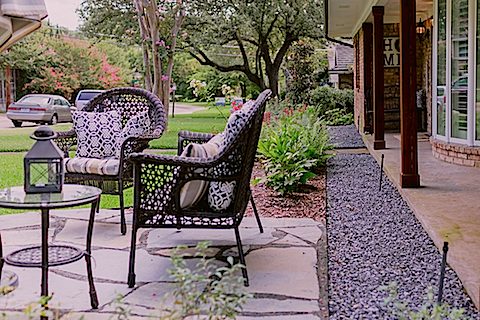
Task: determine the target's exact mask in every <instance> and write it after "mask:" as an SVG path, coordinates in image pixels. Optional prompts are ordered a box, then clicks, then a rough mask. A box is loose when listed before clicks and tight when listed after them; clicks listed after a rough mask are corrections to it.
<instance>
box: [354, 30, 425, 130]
mask: <svg viewBox="0 0 480 320" xmlns="http://www.w3.org/2000/svg"><path fill="white" fill-rule="evenodd" d="M399 27H400V26H399V24H385V25H384V36H385V37H399V36H400V33H399ZM364 34H365V32H364V30H363V28H362V29H360V31H359V32H358V33H357V34H356V35H355V37H354V50H355V51H354V52H355V55H354V57H355V68H354V74H355V76H354V81H355V85H354V90H355V109H354V116H355V125H356V126H357V128H359V130H360V131H362V130H363V129H364V125H365V123H366V119H364V117H365V108H366V106H365V104H366V99H365V98H366V90H365V72H364V70H365V68H364V61H365V59H364V58H365V52H364V51H365V50H364ZM431 34H432V32H431V31H429V32H428V33H427V34H426V35H422V36H419V37H418V38H417V90H419V89H424V90H425V93H426V94H425V97H426V101H425V103H426V107H427V109H426V110H425V111H424V112H423V115H424V117H425V118H426V119H424V120H423V121H424V122H426V129H427V131H428V132H429V133H431V111H432V110H431V109H432V85H431V84H432V74H431V68H432V39H431ZM384 109H385V130H386V131H389V132H398V131H399V130H400V68H399V67H391V68H385V105H384ZM419 121H420V120H419ZM367 123H368V121H367Z"/></svg>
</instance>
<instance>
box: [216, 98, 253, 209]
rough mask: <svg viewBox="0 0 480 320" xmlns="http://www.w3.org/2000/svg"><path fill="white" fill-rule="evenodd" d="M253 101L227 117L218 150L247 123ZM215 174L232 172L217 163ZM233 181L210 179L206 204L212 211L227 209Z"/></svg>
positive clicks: (232, 192)
mask: <svg viewBox="0 0 480 320" xmlns="http://www.w3.org/2000/svg"><path fill="white" fill-rule="evenodd" d="M254 103H255V101H253V100H250V101H248V102H246V103H245V104H244V105H243V107H242V109H240V110H238V111H236V112H234V113H232V114H231V115H230V118H229V119H228V122H227V125H226V126H225V130H224V131H223V140H222V141H221V142H222V143H221V144H220V147H219V149H220V152H222V151H223V150H224V149H225V148H227V147H228V146H229V145H230V144H232V143H233V141H234V140H235V138H236V137H237V136H238V134H239V133H240V131H241V130H242V129H243V127H245V126H246V125H247V120H248V116H249V115H250V111H251V109H252V107H253V105H254ZM214 170H215V174H216V175H220V176H228V175H232V174H233V172H230V170H229V169H228V168H227V166H226V165H219V166H218V167H216V168H215V169H214ZM235 186H236V183H235V181H229V182H226V181H212V182H210V186H209V189H208V205H209V206H210V208H211V209H212V210H214V211H224V210H227V209H228V207H229V206H230V204H231V203H232V201H233V195H234V192H235Z"/></svg>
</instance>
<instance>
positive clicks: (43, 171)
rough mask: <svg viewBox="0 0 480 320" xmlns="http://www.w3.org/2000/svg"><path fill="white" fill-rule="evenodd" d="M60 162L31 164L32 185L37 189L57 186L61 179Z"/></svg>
mask: <svg viewBox="0 0 480 320" xmlns="http://www.w3.org/2000/svg"><path fill="white" fill-rule="evenodd" d="M59 177H60V175H59V161H58V160H50V161H38V160H37V161H32V162H30V184H31V185H33V186H35V187H44V186H47V185H56V184H59V183H60V179H59Z"/></svg>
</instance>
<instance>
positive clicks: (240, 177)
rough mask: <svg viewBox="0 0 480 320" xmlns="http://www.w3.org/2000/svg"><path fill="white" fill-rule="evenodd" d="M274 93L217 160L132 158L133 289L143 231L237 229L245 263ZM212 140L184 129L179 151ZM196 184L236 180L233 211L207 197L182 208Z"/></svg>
mask: <svg viewBox="0 0 480 320" xmlns="http://www.w3.org/2000/svg"><path fill="white" fill-rule="evenodd" d="M270 94H271V92H270V90H266V91H264V92H262V93H261V94H260V96H259V97H258V98H257V100H256V101H255V103H254V105H253V106H252V108H250V110H249V111H248V112H247V114H246V115H247V116H246V120H247V121H246V124H245V125H244V126H243V127H242V128H241V129H240V131H239V132H238V134H236V135H235V136H234V138H233V140H231V141H229V142H227V143H226V145H225V147H224V148H223V149H221V150H222V151H220V153H219V154H218V155H216V156H213V157H210V158H196V157H182V156H158V155H151V154H143V153H134V154H132V155H131V156H130V158H129V159H130V161H132V162H133V163H134V208H133V225H132V242H131V247H130V263H129V264H130V266H129V273H128V286H129V287H133V286H134V285H135V271H134V268H135V249H136V248H135V247H136V238H137V231H138V229H139V228H177V229H181V228H206V229H234V231H235V238H236V242H237V247H238V252H239V260H240V263H242V264H243V265H245V257H244V253H243V248H242V243H241V239H240V233H239V229H238V227H239V225H240V223H241V222H242V219H243V216H244V213H245V209H246V207H247V204H248V201H249V200H250V199H251V191H250V179H251V174H252V168H253V164H254V161H255V154H256V150H257V145H258V139H259V136H260V131H261V127H262V122H263V114H264V111H265V105H266V102H267V100H268V98H269V97H270ZM211 137H212V135H210V134H204V133H190V132H185V131H183V132H181V133H180V134H179V151H180V152H181V151H182V150H183V147H184V146H185V145H186V144H188V143H189V142H197V143H203V142H204V141H205V140H206V139H209V138H211ZM224 168H228V170H227V171H228V174H226V173H225V172H226V171H225V170H222V169H224ZM192 180H204V181H210V182H212V181H220V182H232V181H235V187H234V189H233V197H232V201H231V203H230V205H229V206H228V208H227V209H225V210H222V211H220V212H219V211H214V210H212V209H211V208H210V206H209V205H208V201H207V200H206V199H205V198H207V196H206V195H204V196H203V198H202V200H201V201H200V202H198V203H197V204H196V205H194V206H193V207H188V208H181V205H180V193H181V190H182V187H183V186H185V184H186V183H187V182H190V181H192ZM256 215H257V222H258V224H259V227H260V231H261V232H263V229H262V227H261V224H260V219H259V217H258V214H257V213H256ZM242 271H243V276H244V279H245V285H247V286H248V274H247V270H246V268H244V269H243V270H242Z"/></svg>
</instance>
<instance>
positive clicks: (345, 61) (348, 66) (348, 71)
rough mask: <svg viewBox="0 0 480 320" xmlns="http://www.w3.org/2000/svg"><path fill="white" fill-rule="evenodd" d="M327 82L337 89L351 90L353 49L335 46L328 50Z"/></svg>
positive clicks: (339, 45)
mask: <svg viewBox="0 0 480 320" xmlns="http://www.w3.org/2000/svg"><path fill="white" fill-rule="evenodd" d="M328 74H329V82H330V83H331V85H332V86H333V87H335V88H337V89H353V48H351V47H349V46H344V45H341V44H337V45H334V46H332V47H331V48H330V49H329V50H328Z"/></svg>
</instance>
